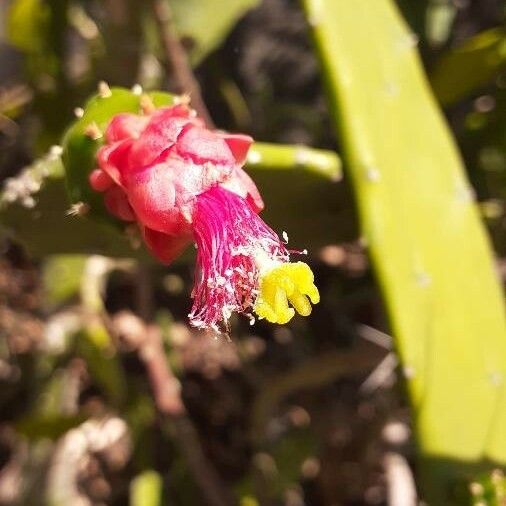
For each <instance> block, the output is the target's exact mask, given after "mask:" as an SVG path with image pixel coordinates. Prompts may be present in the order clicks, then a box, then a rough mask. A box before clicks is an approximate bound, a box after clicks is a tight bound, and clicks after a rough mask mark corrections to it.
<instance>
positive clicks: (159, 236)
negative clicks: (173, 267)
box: [142, 227, 191, 264]
mask: <svg viewBox="0 0 506 506" xmlns="http://www.w3.org/2000/svg"><path fill="white" fill-rule="evenodd" d="M142 235H143V237H144V241H145V242H146V245H147V246H148V248H149V249H150V250H151V251H152V253H153V254H154V255H155V256H156V257H157V258H158V259H159V260H160V261H161V262H163V263H164V264H170V263H171V262H172V261H173V260H175V259H176V258H177V257H178V256H179V255H181V253H182V252H183V251H184V250H185V249H186V247H187V246H188V245H189V244H190V242H191V236H189V235H180V236H173V235H167V234H164V233H162V232H158V231H156V230H153V229H151V228H148V227H143V229H142Z"/></svg>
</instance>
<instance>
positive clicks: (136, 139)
mask: <svg viewBox="0 0 506 506" xmlns="http://www.w3.org/2000/svg"><path fill="white" fill-rule="evenodd" d="M252 142H253V141H252V139H251V137H249V136H247V135H239V134H237V135H235V134H229V133H225V132H220V131H213V130H209V129H207V128H206V127H205V125H204V123H203V122H202V121H201V120H200V119H199V118H197V117H196V116H195V114H194V112H193V111H192V110H191V109H190V108H189V107H188V106H186V105H184V104H179V105H174V106H171V107H164V108H161V109H156V110H151V111H148V113H147V114H143V115H135V114H118V115H116V116H115V117H114V118H113V119H112V120H111V121H110V123H109V125H108V127H107V130H106V132H105V144H104V145H103V146H102V147H101V148H100V149H99V151H98V154H97V161H98V168H97V169H95V170H94V171H93V172H92V173H91V174H90V184H91V186H92V188H93V189H94V190H96V191H99V192H103V194H104V203H105V206H106V207H107V209H108V211H109V212H110V213H111V214H113V215H114V216H116V217H117V218H119V219H121V220H125V221H136V222H137V224H138V225H139V228H140V229H141V232H142V235H143V238H144V241H145V243H146V245H147V246H148V248H149V249H150V250H151V252H152V253H153V254H154V255H155V256H156V257H157V258H158V259H159V260H161V261H162V262H164V263H170V262H171V261H172V260H174V259H175V258H176V257H177V256H178V255H179V254H181V253H182V251H183V250H184V249H185V248H186V247H187V246H188V245H189V244H191V243H195V245H196V248H197V268H196V275H195V287H194V289H193V294H192V296H193V300H194V302H193V307H192V310H191V313H190V315H189V318H190V322H191V324H192V325H194V326H195V327H198V328H203V329H208V328H210V329H213V330H215V331H217V332H221V331H223V330H227V329H228V320H229V318H230V316H231V314H232V313H233V312H238V313H244V314H246V315H249V317H250V318H251V320H252V321H254V317H253V315H252V313H256V314H257V316H258V317H259V318H265V319H266V320H268V321H270V322H273V323H286V322H288V321H289V320H290V319H291V318H292V317H293V316H294V314H295V311H297V312H298V313H300V314H301V315H304V316H306V315H309V314H310V313H311V304H310V302H312V303H313V304H315V303H317V302H318V301H319V294H318V290H317V288H316V286H315V285H314V283H313V281H314V278H313V273H312V272H311V270H310V268H309V267H308V265H307V264H305V263H303V262H295V263H290V258H289V257H290V252H289V251H288V250H287V249H286V246H285V244H284V242H283V241H281V240H280V238H279V237H278V235H277V234H276V233H275V232H274V231H273V230H272V229H271V228H270V227H269V226H268V225H267V224H266V223H265V222H264V221H263V220H262V219H261V218H260V217H259V216H258V213H259V212H260V211H261V210H262V209H263V206H264V204H263V202H262V198H261V197H260V194H259V193H258V190H257V188H256V186H255V184H254V183H253V181H252V180H251V179H250V177H249V176H248V175H247V174H246V172H244V170H243V169H242V166H243V164H244V162H245V159H246V155H247V153H248V149H249V147H250V145H251V143H252Z"/></svg>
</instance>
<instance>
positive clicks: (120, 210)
mask: <svg viewBox="0 0 506 506" xmlns="http://www.w3.org/2000/svg"><path fill="white" fill-rule="evenodd" d="M104 204H105V207H106V208H107V210H108V211H109V212H110V213H111V214H112V215H114V216H116V218H119V219H120V220H124V221H135V214H134V212H133V211H132V208H131V207H130V204H129V203H128V199H127V196H126V194H125V192H124V191H123V190H122V189H121V188H120V187H119V186H113V187H112V188H110V189H109V190H107V191H106V192H105V195H104Z"/></svg>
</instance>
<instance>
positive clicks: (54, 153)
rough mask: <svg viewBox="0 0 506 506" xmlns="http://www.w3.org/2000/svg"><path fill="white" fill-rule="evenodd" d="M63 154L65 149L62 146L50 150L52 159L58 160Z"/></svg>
mask: <svg viewBox="0 0 506 506" xmlns="http://www.w3.org/2000/svg"><path fill="white" fill-rule="evenodd" d="M62 153H63V148H62V147H61V146H58V145H57V144H55V145H54V146H51V147H50V148H49V156H51V157H52V158H58V157H59V156H61V155H62Z"/></svg>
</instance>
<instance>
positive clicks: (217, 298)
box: [189, 186, 289, 332]
mask: <svg viewBox="0 0 506 506" xmlns="http://www.w3.org/2000/svg"><path fill="white" fill-rule="evenodd" d="M193 230H194V237H195V242H196V245H197V270H196V273H195V287H194V289H193V294H192V296H193V299H194V301H193V307H192V310H191V313H190V314H189V318H190V322H191V323H192V325H194V326H195V327H199V328H207V327H210V328H212V329H214V330H215V331H218V332H219V331H220V330H223V326H224V327H225V329H224V330H227V320H228V318H229V317H230V315H231V313H232V312H238V313H245V312H248V311H250V310H251V309H252V307H253V304H254V302H255V298H256V295H257V292H258V276H259V273H258V266H257V264H256V262H255V257H258V256H264V257H265V256H267V257H268V258H269V259H272V260H274V261H279V262H287V261H288V257H289V254H288V251H287V250H286V248H285V247H284V245H283V244H282V242H281V241H280V239H279V237H278V236H277V234H276V233H275V232H274V231H273V230H272V229H271V228H270V227H269V226H267V225H266V224H265V223H264V221H263V220H262V219H261V218H260V217H259V216H258V215H257V214H256V213H255V212H254V210H253V209H252V208H251V207H250V205H249V204H248V202H247V201H246V200H245V199H243V198H242V197H239V196H238V195H236V194H235V193H232V192H230V191H228V190H226V189H224V188H222V187H220V186H214V187H212V188H211V189H209V190H207V191H205V192H204V193H202V194H200V195H198V196H197V199H196V205H195V210H194V215H193ZM220 327H221V328H220Z"/></svg>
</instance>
